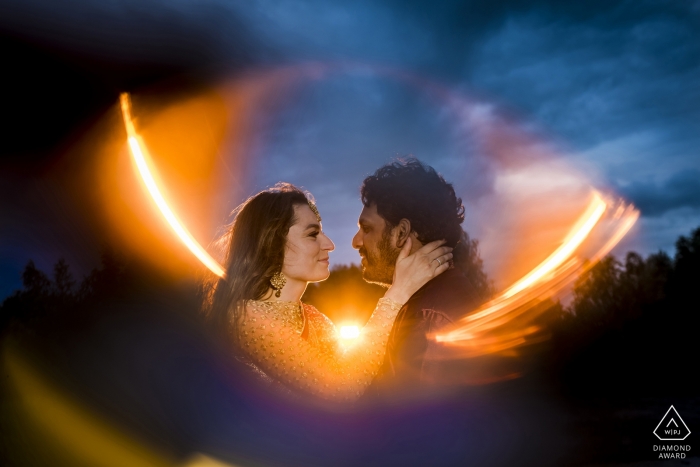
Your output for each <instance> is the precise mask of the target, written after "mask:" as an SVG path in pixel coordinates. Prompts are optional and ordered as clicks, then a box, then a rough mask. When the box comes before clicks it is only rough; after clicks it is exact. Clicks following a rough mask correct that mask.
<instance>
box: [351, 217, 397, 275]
mask: <svg viewBox="0 0 700 467" xmlns="http://www.w3.org/2000/svg"><path fill="white" fill-rule="evenodd" d="M357 224H358V226H359V229H358V231H357V233H356V234H355V236H354V237H353V239H352V247H353V248H355V249H356V250H359V253H360V256H361V257H362V277H363V279H364V280H366V281H367V282H373V283H375V284H379V285H384V286H389V285H391V283H392V281H393V278H394V268H395V266H396V258H398V256H399V251H400V249H399V248H397V247H396V240H395V239H394V238H393V236H392V235H391V229H390V228H389V227H388V226H387V224H386V221H385V220H384V218H383V217H382V216H380V215H379V214H378V213H377V206H376V205H375V204H371V205H370V206H369V207H364V208H363V209H362V213H360V219H359V220H358V222H357Z"/></svg>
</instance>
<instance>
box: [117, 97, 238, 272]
mask: <svg viewBox="0 0 700 467" xmlns="http://www.w3.org/2000/svg"><path fill="white" fill-rule="evenodd" d="M120 102H121V109H122V116H123V119H124V127H125V128H126V134H127V141H128V144H129V149H130V152H131V155H132V157H133V159H134V163H135V164H136V167H137V169H138V172H139V175H140V177H141V180H142V181H143V183H144V185H145V186H146V189H147V190H148V193H149V194H150V195H151V199H152V200H153V202H154V203H155V204H156V206H157V207H158V209H159V210H160V212H161V214H162V215H163V217H164V218H165V220H166V221H167V222H168V224H169V225H170V227H171V228H172V229H173V231H174V232H175V234H176V235H177V236H178V237H179V238H180V240H181V241H182V242H183V243H184V244H185V246H186V247H187V248H188V249H189V250H190V251H191V252H192V254H194V255H195V256H196V257H197V259H199V260H200V261H201V262H202V264H204V265H205V266H206V267H207V268H208V269H209V270H210V271H211V272H213V273H214V274H216V275H217V276H219V277H225V276H226V272H225V271H224V268H223V267H222V266H221V265H220V264H219V263H218V262H217V261H216V260H215V259H214V258H212V257H211V255H210V254H209V253H207V252H206V250H205V249H204V248H202V246H201V245H200V244H199V243H198V242H197V240H195V238H194V237H193V236H192V235H191V234H190V232H189V231H188V230H187V229H186V228H185V227H184V226H183V225H182V223H181V222H180V220H179V219H178V218H177V216H176V215H175V213H174V212H173V210H172V209H171V208H170V206H169V205H168V203H167V201H166V200H165V198H164V197H163V194H162V192H161V190H160V188H159V187H158V184H157V183H156V181H155V179H154V178H153V174H152V171H151V169H150V168H149V164H148V162H147V161H148V160H150V159H151V157H150V155H149V154H148V149H147V148H146V145H145V144H144V142H143V140H142V139H141V137H140V136H139V135H138V134H137V133H136V128H135V127H134V123H133V120H132V118H131V102H130V99H129V94H128V93H122V94H121V96H120Z"/></svg>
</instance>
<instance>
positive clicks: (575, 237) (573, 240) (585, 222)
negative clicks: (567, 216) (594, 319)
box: [503, 193, 607, 298]
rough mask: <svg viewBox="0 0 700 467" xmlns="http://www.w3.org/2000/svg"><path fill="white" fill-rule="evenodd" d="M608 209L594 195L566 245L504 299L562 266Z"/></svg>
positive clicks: (521, 281)
mask: <svg viewBox="0 0 700 467" xmlns="http://www.w3.org/2000/svg"><path fill="white" fill-rule="evenodd" d="M606 207H607V206H606V204H605V202H604V201H603V200H602V199H601V198H600V196H598V193H594V194H593V200H592V201H591V204H590V205H589V206H588V209H587V210H586V213H585V214H584V215H583V216H582V217H581V219H580V220H579V221H578V222H577V223H576V226H574V228H573V229H572V232H571V233H570V234H569V236H568V238H567V239H565V240H564V244H563V245H562V246H560V247H559V248H557V249H556V250H555V251H554V253H552V254H551V255H550V256H549V258H547V259H546V260H544V261H543V262H542V263H541V264H540V265H539V266H537V267H536V268H535V269H533V270H532V271H531V272H529V273H528V274H527V275H526V276H525V277H523V278H522V279H520V280H519V281H518V282H516V283H515V284H513V285H512V286H511V287H510V288H509V289H507V290H506V291H505V292H503V298H509V297H512V296H513V295H515V294H517V293H519V292H522V291H523V290H525V289H527V288H528V287H531V286H532V285H533V284H534V283H536V282H537V281H539V280H541V279H542V278H543V277H545V276H546V275H547V274H549V273H551V272H552V271H554V270H555V269H556V268H557V267H558V266H560V265H561V264H562V263H563V262H564V261H565V260H566V259H567V258H568V257H569V256H571V255H572V254H573V252H574V251H576V248H578V247H579V246H580V245H581V243H582V242H583V241H584V240H585V239H586V237H588V234H590V233H591V230H593V227H595V225H596V224H597V223H598V221H599V220H600V218H601V217H602V216H603V213H604V212H605V209H606Z"/></svg>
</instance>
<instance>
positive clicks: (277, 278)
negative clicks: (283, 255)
mask: <svg viewBox="0 0 700 467" xmlns="http://www.w3.org/2000/svg"><path fill="white" fill-rule="evenodd" d="M286 283H287V278H286V277H284V274H282V271H277V272H276V273H274V274H273V275H272V277H270V285H271V286H272V288H273V289H274V290H275V297H279V296H280V294H281V293H282V287H284V284H286Z"/></svg>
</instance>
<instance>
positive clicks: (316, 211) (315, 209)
mask: <svg viewBox="0 0 700 467" xmlns="http://www.w3.org/2000/svg"><path fill="white" fill-rule="evenodd" d="M307 201H308V203H309V208H311V211H312V212H313V213H314V214H315V215H316V220H317V221H319V222H321V215H320V214H319V213H318V208H317V207H316V205H315V204H314V203H313V202H311V200H307Z"/></svg>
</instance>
